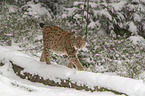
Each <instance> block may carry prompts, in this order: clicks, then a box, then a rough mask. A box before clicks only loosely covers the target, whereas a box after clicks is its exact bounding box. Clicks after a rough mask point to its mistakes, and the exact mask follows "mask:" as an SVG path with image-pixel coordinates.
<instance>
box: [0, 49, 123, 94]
mask: <svg viewBox="0 0 145 96" xmlns="http://www.w3.org/2000/svg"><path fill="white" fill-rule="evenodd" d="M15 48H16V47H14V48H12V47H9V48H8V47H0V61H6V60H4V59H3V58H2V57H3V56H4V57H5V56H6V54H7V52H9V53H8V54H7V57H9V56H10V55H12V54H11V52H14V53H15V54H17V55H18V54H19V56H20V55H21V56H22V54H23V53H20V52H17V51H16V49H15ZM6 50H7V52H6ZM3 52H4V54H2V53H3ZM23 55H24V54H23ZM22 57H23V56H22ZM24 57H25V58H26V57H27V55H25V56H24ZM28 57H29V56H28ZM17 59H18V58H17ZM21 60H22V59H21ZM18 61H19V60H18ZM25 61H26V59H24V60H22V61H21V62H25ZM4 63H7V64H6V65H4V66H1V67H0V96H121V95H116V94H114V93H111V92H86V91H84V90H82V91H79V90H75V89H70V88H61V87H50V86H46V85H43V84H40V83H34V82H30V81H28V80H24V79H21V78H19V77H18V76H16V75H15V73H14V72H13V70H12V69H11V65H10V64H8V62H4ZM33 70H35V69H33Z"/></svg>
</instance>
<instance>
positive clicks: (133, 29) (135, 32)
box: [128, 21, 138, 35]
mask: <svg viewBox="0 0 145 96" xmlns="http://www.w3.org/2000/svg"><path fill="white" fill-rule="evenodd" d="M128 25H129V29H128V30H129V31H130V32H132V34H135V35H136V34H137V31H138V29H137V27H136V26H135V24H134V22H133V21H131V22H128Z"/></svg>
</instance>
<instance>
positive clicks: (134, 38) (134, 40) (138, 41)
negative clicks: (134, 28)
mask: <svg viewBox="0 0 145 96" xmlns="http://www.w3.org/2000/svg"><path fill="white" fill-rule="evenodd" d="M128 39H129V40H130V41H132V43H133V44H134V45H137V44H141V45H143V46H145V39H144V38H143V37H141V36H138V35H137V36H130V37H129V38H128Z"/></svg>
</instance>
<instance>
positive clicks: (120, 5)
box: [109, 0, 127, 11]
mask: <svg viewBox="0 0 145 96" xmlns="http://www.w3.org/2000/svg"><path fill="white" fill-rule="evenodd" d="M126 3H127V1H126V0H121V1H120V2H119V3H110V4H109V5H111V6H112V7H113V8H114V10H115V11H121V9H122V8H123V7H124V6H125V4H126Z"/></svg>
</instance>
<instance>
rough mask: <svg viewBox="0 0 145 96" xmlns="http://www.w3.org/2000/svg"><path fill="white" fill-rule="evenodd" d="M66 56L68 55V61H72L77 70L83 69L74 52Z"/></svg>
mask: <svg viewBox="0 0 145 96" xmlns="http://www.w3.org/2000/svg"><path fill="white" fill-rule="evenodd" d="M68 56H69V60H70V63H71V62H72V63H73V64H74V65H75V66H76V68H77V69H78V70H85V69H84V67H83V65H82V64H81V62H80V61H79V59H78V57H77V55H76V54H68ZM70 66H71V65H70Z"/></svg>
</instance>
